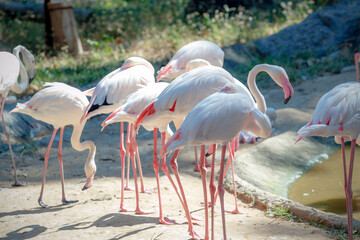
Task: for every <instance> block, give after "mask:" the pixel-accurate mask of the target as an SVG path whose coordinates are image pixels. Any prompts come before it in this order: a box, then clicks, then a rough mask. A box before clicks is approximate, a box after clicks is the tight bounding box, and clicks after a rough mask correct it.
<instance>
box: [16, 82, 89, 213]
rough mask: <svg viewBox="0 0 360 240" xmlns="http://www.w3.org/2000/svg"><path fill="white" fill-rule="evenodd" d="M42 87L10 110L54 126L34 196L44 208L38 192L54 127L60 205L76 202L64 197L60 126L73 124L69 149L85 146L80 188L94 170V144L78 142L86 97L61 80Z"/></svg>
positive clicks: (81, 149)
mask: <svg viewBox="0 0 360 240" xmlns="http://www.w3.org/2000/svg"><path fill="white" fill-rule="evenodd" d="M44 86H45V87H47V86H48V88H44V89H42V90H40V91H39V92H37V93H36V94H35V95H34V96H33V97H32V98H31V99H30V100H29V101H28V102H26V103H18V104H17V106H16V107H15V108H14V109H13V110H12V111H11V112H12V113H13V112H18V113H23V114H27V115H29V116H31V117H33V118H35V119H37V120H40V121H43V122H46V123H49V124H51V125H53V127H54V131H53V133H52V135H51V139H50V142H49V145H48V147H47V149H46V152H45V157H44V159H45V162H44V174H43V180H42V185H41V192H40V196H39V199H38V202H39V205H40V206H41V207H43V208H47V207H48V206H47V205H46V204H44V203H43V201H42V195H43V191H44V185H45V179H46V169H47V164H48V160H49V155H50V149H51V145H52V143H53V141H54V137H55V135H56V132H57V130H58V129H59V128H60V140H59V149H58V158H59V164H60V173H61V186H62V202H63V204H71V203H74V202H77V201H72V200H66V198H65V186H64V172H63V157H62V141H63V135H64V127H65V126H66V125H73V126H74V130H73V133H72V135H71V140H70V141H71V145H72V147H73V148H75V149H76V150H78V151H84V150H85V149H89V155H88V158H87V160H86V163H85V166H84V169H85V174H86V177H87V181H86V184H85V186H84V188H89V187H91V185H92V181H93V179H94V176H95V173H96V165H95V161H94V158H95V153H96V146H95V144H94V143H93V142H92V141H84V142H80V137H81V133H82V131H83V128H84V126H85V123H86V121H83V122H82V123H80V122H79V119H80V117H81V116H82V115H83V112H84V110H85V108H86V107H87V106H88V104H89V101H88V100H87V98H86V96H85V94H83V93H82V92H81V91H80V90H78V89H76V88H73V87H70V86H68V85H66V84H64V83H56V82H54V83H46V84H45V85H44Z"/></svg>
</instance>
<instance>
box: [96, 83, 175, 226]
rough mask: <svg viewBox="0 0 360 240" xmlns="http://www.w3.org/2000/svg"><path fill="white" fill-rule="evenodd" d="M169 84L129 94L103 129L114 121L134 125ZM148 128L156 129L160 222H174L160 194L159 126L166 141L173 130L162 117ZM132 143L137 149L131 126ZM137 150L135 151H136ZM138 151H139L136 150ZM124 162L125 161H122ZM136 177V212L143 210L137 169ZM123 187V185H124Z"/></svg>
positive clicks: (156, 170)
mask: <svg viewBox="0 0 360 240" xmlns="http://www.w3.org/2000/svg"><path fill="white" fill-rule="evenodd" d="M167 85H168V83H164V82H160V83H154V84H149V85H148V86H146V87H144V88H141V89H139V90H137V91H136V92H134V93H132V94H131V95H129V97H128V98H127V99H126V101H125V103H124V104H123V105H122V106H120V107H119V108H118V109H116V110H115V111H114V112H113V113H112V114H110V115H109V116H108V117H107V118H106V119H105V120H104V122H103V123H102V127H103V129H104V128H105V127H106V126H107V125H109V124H112V123H114V122H128V123H129V124H131V125H133V123H134V122H135V121H136V118H137V115H138V114H139V113H140V112H141V111H142V110H143V109H144V108H145V107H146V106H147V105H148V104H149V103H151V102H152V101H154V100H155V99H156V97H157V96H158V95H159V94H160V93H161V92H162V90H163V89H164V88H165V87H166V86H167ZM143 126H144V127H145V129H146V130H148V131H151V130H154V155H153V166H154V171H155V177H156V183H157V189H158V197H159V222H160V223H161V224H172V223H173V221H171V220H166V219H164V217H163V214H162V204H161V194H160V181H159V163H158V161H157V128H158V129H159V130H160V132H161V134H162V137H163V141H165V134H167V139H169V138H170V136H171V135H172V131H171V129H170V127H169V125H168V123H165V124H164V123H162V120H161V119H156V121H154V122H152V123H149V122H148V123H146V124H143ZM131 143H132V146H133V148H134V149H137V148H138V146H137V143H136V139H135V129H134V127H131ZM134 152H135V151H134ZM134 152H133V154H132V161H133V165H134V164H135V162H134V157H135V156H134V154H135V153H134ZM136 152H137V151H136ZM122 164H124V163H122ZM124 175H125V171H124V169H122V175H121V176H122V183H123V182H124V177H123V176H124ZM134 179H135V190H136V199H137V204H136V213H139V212H141V210H140V208H139V204H138V203H139V200H138V198H139V195H138V188H137V183H136V171H135V170H134ZM122 189H123V187H122ZM123 201H124V195H123V191H122V192H121V203H120V205H123Z"/></svg>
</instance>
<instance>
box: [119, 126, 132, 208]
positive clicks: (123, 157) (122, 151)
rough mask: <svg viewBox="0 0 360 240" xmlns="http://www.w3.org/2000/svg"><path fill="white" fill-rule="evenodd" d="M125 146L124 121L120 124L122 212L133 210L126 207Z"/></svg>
mask: <svg viewBox="0 0 360 240" xmlns="http://www.w3.org/2000/svg"><path fill="white" fill-rule="evenodd" d="M125 155H126V151H125V147H124V123H123V122H121V125H120V157H121V199H120V212H128V211H131V210H129V209H127V208H125V207H124V198H125V197H124V182H125Z"/></svg>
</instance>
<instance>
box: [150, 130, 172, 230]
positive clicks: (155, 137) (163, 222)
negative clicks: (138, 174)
mask: <svg viewBox="0 0 360 240" xmlns="http://www.w3.org/2000/svg"><path fill="white" fill-rule="evenodd" d="M164 134H165V132H164ZM153 166H154V172H155V177H156V185H157V189H158V198H159V222H160V223H161V224H165V225H171V224H173V223H174V222H175V221H173V220H166V219H164V216H163V213H162V204H161V193H160V179H159V168H160V167H159V163H158V160H157V128H154V152H153Z"/></svg>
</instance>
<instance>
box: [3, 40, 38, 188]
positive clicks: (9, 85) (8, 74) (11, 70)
mask: <svg viewBox="0 0 360 240" xmlns="http://www.w3.org/2000/svg"><path fill="white" fill-rule="evenodd" d="M20 53H21V55H22V57H23V61H24V63H25V65H26V67H28V68H29V75H30V78H29V76H28V73H27V71H26V68H25V66H24V64H23V63H22V62H21V60H20ZM34 64H35V59H34V56H33V55H32V54H31V53H30V51H29V50H27V49H26V48H25V47H24V46H21V45H19V46H17V47H15V48H14V50H13V54H11V53H9V52H0V95H1V96H2V99H1V107H0V115H1V118H2V123H3V128H4V133H5V136H6V139H7V142H8V145H9V150H10V155H11V160H12V165H13V169H14V177H15V183H14V184H13V186H22V185H23V184H22V183H21V182H19V180H18V178H17V175H16V165H15V160H14V155H13V152H12V148H11V143H10V137H9V135H8V133H7V131H6V125H5V119H4V116H3V110H4V105H5V99H6V97H7V95H8V93H9V91H10V90H12V91H14V92H15V93H18V94H19V93H22V92H23V91H24V90H25V89H26V88H27V86H28V83H31V82H32V80H33V79H34V77H35V70H34ZM19 74H20V78H21V81H20V83H19V82H18V76H19Z"/></svg>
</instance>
